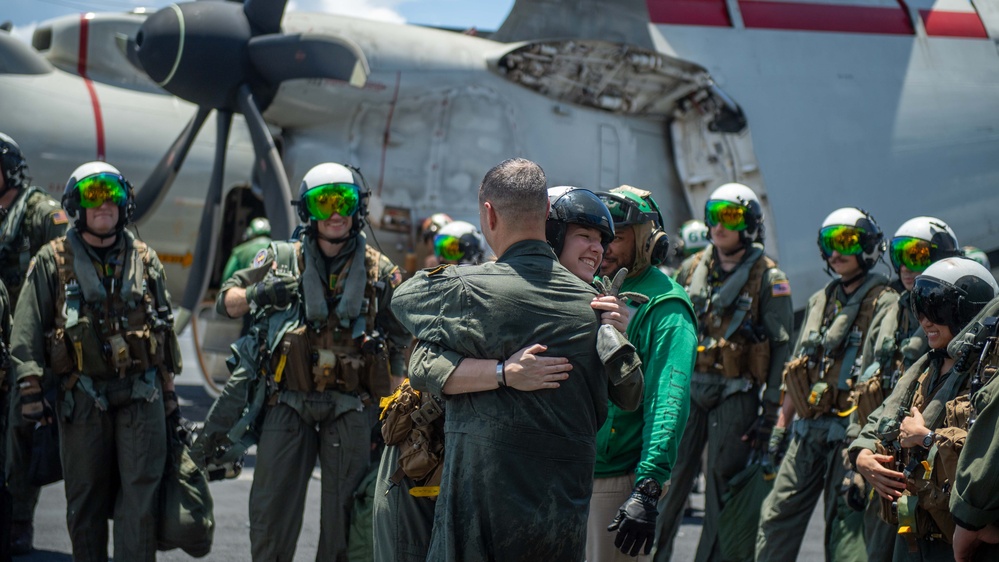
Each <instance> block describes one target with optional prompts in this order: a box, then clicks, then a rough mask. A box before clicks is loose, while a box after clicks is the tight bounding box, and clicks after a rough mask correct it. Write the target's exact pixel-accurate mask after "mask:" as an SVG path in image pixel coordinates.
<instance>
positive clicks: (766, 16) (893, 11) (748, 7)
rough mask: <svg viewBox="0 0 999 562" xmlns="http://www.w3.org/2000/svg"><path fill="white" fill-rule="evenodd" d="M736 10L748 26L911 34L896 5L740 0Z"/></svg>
mask: <svg viewBox="0 0 999 562" xmlns="http://www.w3.org/2000/svg"><path fill="white" fill-rule="evenodd" d="M739 10H740V11H741V12H742V21H743V22H744V23H745V24H746V27H747V28H762V29H795V30H801V31H839V32H843V33H882V34H888V35H912V34H913V33H914V32H913V29H912V24H911V23H910V22H909V17H908V16H907V15H906V14H905V12H904V11H902V9H901V7H899V8H878V7H872V6H844V5H839V6H837V5H832V4H802V3H794V2H767V1H762V0H740V1H739Z"/></svg>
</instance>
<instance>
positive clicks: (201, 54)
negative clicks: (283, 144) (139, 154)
mask: <svg viewBox="0 0 999 562" xmlns="http://www.w3.org/2000/svg"><path fill="white" fill-rule="evenodd" d="M286 4H287V1H286V0H246V2H245V3H243V4H239V3H234V2H188V3H183V4H173V5H170V6H168V7H166V8H164V9H162V10H160V11H158V12H156V13H155V14H153V15H151V16H150V17H149V18H147V19H146V21H145V22H144V23H143V24H142V26H141V28H140V29H139V32H138V33H137V34H136V36H135V38H134V39H131V38H126V39H119V40H118V43H119V45H120V46H121V48H122V49H123V50H124V51H125V53H126V56H127V57H128V59H129V60H130V61H132V62H133V64H137V65H138V66H140V67H141V68H142V70H143V71H144V72H145V73H146V74H148V75H149V77H150V78H151V79H152V80H153V81H155V82H156V83H157V84H158V85H159V86H161V87H162V88H164V89H165V90H167V91H168V92H170V93H172V94H174V95H176V96H178V97H180V98H183V99H185V100H188V101H190V102H192V103H195V104H197V105H198V112H197V113H196V114H195V115H194V117H193V118H192V119H191V121H190V122H189V123H188V125H187V127H186V128H185V129H184V130H183V131H182V132H181V133H180V135H179V136H178V137H177V139H176V140H175V141H174V143H173V145H171V147H170V149H169V150H168V152H167V154H165V155H164V156H163V158H162V159H161V160H160V162H159V164H158V165H157V166H156V169H155V170H154V171H153V172H152V173H151V174H150V176H149V178H148V180H147V181H146V183H145V184H144V185H143V187H142V188H141V189H140V190H139V191H138V194H137V195H136V207H137V209H136V211H137V212H136V216H137V217H138V218H139V219H141V218H142V217H143V216H144V215H146V214H147V213H149V212H151V211H152V210H153V209H155V208H156V205H157V204H158V203H159V202H160V201H161V200H162V198H163V197H164V195H165V194H166V191H167V190H168V189H169V188H170V185H171V184H172V183H173V181H174V179H175V177H176V175H177V173H178V172H179V170H180V168H181V166H182V164H183V162H184V159H185V158H186V156H187V153H188V151H189V149H190V147H191V144H192V143H193V141H194V138H195V136H197V134H198V131H199V130H200V129H201V127H202V125H203V124H204V122H205V120H206V119H207V117H208V113H209V112H210V111H211V110H212V109H215V110H217V111H218V114H217V116H216V139H215V140H216V145H215V161H214V165H213V169H212V178H211V182H210V185H209V186H208V191H207V193H206V196H205V208H204V211H203V212H202V217H201V227H200V230H199V232H198V241H197V245H196V246H195V251H194V260H193V264H192V266H191V272H190V275H189V278H188V283H187V287H186V289H185V291H184V297H183V299H182V301H181V308H182V310H181V311H180V312H179V314H178V319H180V320H181V321H179V322H178V326H179V328H178V329H182V328H183V326H184V325H185V324H186V319H187V318H189V311H191V310H193V309H194V307H195V306H196V305H197V304H198V303H199V302H200V300H201V298H202V296H203V295H204V292H205V289H206V288H207V285H208V282H209V277H210V272H211V264H213V263H214V258H215V251H216V249H217V245H218V244H217V238H218V226H219V221H220V219H221V209H220V205H221V199H222V192H223V176H224V170H225V167H224V164H225V151H226V145H227V143H228V138H229V129H230V125H231V121H232V115H233V113H236V112H238V113H242V114H243V116H244V117H245V118H246V124H247V127H248V128H249V131H250V136H251V138H252V140H253V149H254V154H255V157H256V163H255V166H256V169H255V171H256V174H257V177H259V178H260V186H261V191H262V193H263V199H264V208H265V209H266V212H267V216H268V218H269V219H270V221H271V228H272V232H273V235H274V237H275V238H288V237H289V236H290V235H291V232H292V230H293V229H294V227H295V224H296V221H295V214H294V212H293V210H292V207H291V201H292V199H291V188H290V186H289V185H288V178H287V175H286V174H285V171H284V166H283V164H282V162H281V158H280V155H279V154H278V151H277V148H276V147H275V143H274V139H273V137H272V136H271V133H270V130H269V129H268V127H267V123H266V122H265V121H264V119H263V116H262V115H261V112H262V111H263V109H265V108H266V107H267V106H268V105H269V104H270V102H271V101H272V99H273V97H274V94H275V92H276V91H277V89H278V87H279V86H280V83H281V82H282V81H284V80H292V79H301V78H328V79H334V80H341V81H344V82H349V83H351V84H354V85H359V84H360V83H363V80H364V79H365V78H366V76H367V74H368V67H367V64H366V62H365V61H364V58H363V56H362V55H361V53H360V50H359V49H358V48H357V47H356V46H355V45H353V44H351V43H348V42H346V41H339V40H337V39H334V38H329V37H316V36H309V35H306V34H298V35H284V34H282V33H281V18H282V16H283V14H284V9H285V6H286Z"/></svg>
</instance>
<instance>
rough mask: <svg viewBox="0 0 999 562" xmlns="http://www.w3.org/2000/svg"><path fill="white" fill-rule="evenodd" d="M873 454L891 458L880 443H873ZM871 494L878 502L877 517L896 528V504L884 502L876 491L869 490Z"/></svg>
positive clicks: (888, 465)
mask: <svg viewBox="0 0 999 562" xmlns="http://www.w3.org/2000/svg"><path fill="white" fill-rule="evenodd" d="M874 452H875V453H876V454H878V455H887V456H893V453H892V451H889V450H888V449H886V448H885V446H884V445H882V444H881V442H880V441H879V442H877V443H875V445H874ZM882 466H884V467H885V468H889V469H892V470H895V467H894V466H892V465H891V464H882ZM871 493H872V494H874V498H875V499H877V500H878V517H880V518H881V520H882V521H884V522H885V523H888V525H890V526H891V527H892V528H897V527H898V504H897V503H895V501H893V500H886V499H885V498H883V497H881V494H879V493H877V491H875V490H873V489H872V490H871Z"/></svg>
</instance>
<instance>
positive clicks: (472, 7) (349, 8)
mask: <svg viewBox="0 0 999 562" xmlns="http://www.w3.org/2000/svg"><path fill="white" fill-rule="evenodd" d="M171 3H172V2H171V1H170V0H4V1H3V9H2V10H0V22H3V21H7V20H10V21H12V22H13V23H14V34H15V35H16V36H17V37H20V38H21V39H24V40H27V41H30V37H31V32H32V31H33V30H34V28H35V25H36V24H37V23H38V22H40V21H44V20H47V19H50V18H54V17H58V16H62V15H66V14H78V13H81V12H119V11H128V10H131V9H133V8H136V7H151V8H161V7H163V6H166V5H168V4H171ZM511 6H513V0H289V2H288V10H289V11H296V12H326V13H337V14H348V15H352V16H358V17H364V18H370V19H377V20H383V21H392V22H409V23H418V24H427V25H437V26H444V27H457V28H468V27H476V28H478V29H482V30H489V31H491V30H495V29H496V28H498V27H499V25H500V24H501V23H503V20H504V19H505V18H506V15H507V13H509V12H510V7H511Z"/></svg>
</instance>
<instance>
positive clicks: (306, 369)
mask: <svg viewBox="0 0 999 562" xmlns="http://www.w3.org/2000/svg"><path fill="white" fill-rule="evenodd" d="M306 330H308V327H307V326H299V327H297V328H295V329H294V330H288V331H287V332H285V334H284V337H283V338H281V343H280V344H278V346H277V351H278V352H277V353H275V354H274V355H273V357H272V358H271V372H272V373H274V382H276V383H278V384H279V385H281V386H282V387H284V388H286V389H288V390H292V391H295V392H310V391H311V390H312V385H313V383H312V354H311V353H309V338H308V335H307V334H306Z"/></svg>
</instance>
